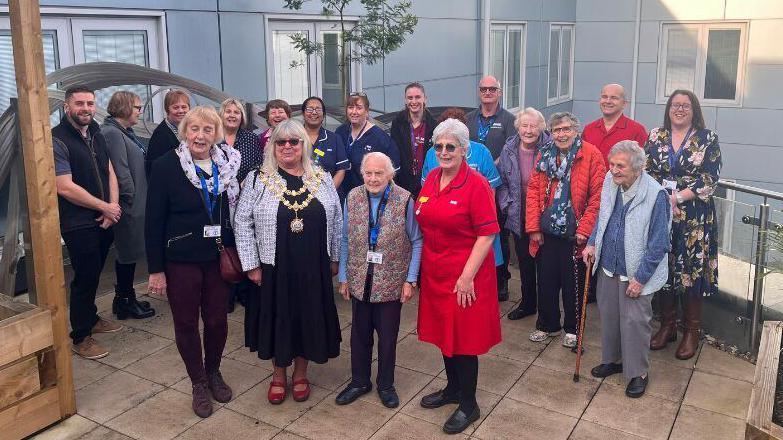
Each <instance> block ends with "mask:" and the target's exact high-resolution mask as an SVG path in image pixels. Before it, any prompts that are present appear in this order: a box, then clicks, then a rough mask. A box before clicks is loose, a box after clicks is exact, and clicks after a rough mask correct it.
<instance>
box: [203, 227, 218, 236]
mask: <svg viewBox="0 0 783 440" xmlns="http://www.w3.org/2000/svg"><path fill="white" fill-rule="evenodd" d="M217 237H220V225H206V226H204V238H217Z"/></svg>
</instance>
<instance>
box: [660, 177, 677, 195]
mask: <svg viewBox="0 0 783 440" xmlns="http://www.w3.org/2000/svg"><path fill="white" fill-rule="evenodd" d="M663 187H664V188H666V191H668V192H669V194H671V193H672V192H674V191H676V190H677V181H676V180H666V179H664V180H663Z"/></svg>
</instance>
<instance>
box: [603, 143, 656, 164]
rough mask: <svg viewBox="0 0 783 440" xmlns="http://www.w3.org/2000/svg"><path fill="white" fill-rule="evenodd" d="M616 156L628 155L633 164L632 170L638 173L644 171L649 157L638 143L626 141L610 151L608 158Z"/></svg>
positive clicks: (615, 145)
mask: <svg viewBox="0 0 783 440" xmlns="http://www.w3.org/2000/svg"><path fill="white" fill-rule="evenodd" d="M616 154H627V155H628V159H629V160H630V162H631V168H633V169H634V170H636V171H639V170H642V169H644V166H645V165H646V164H647V155H646V154H645V153H644V149H642V147H640V146H639V143H638V142H636V141H631V140H625V141H620V142H618V143H616V144H614V146H613V147H612V149H611V150H609V156H608V157H612V156H614V155H616Z"/></svg>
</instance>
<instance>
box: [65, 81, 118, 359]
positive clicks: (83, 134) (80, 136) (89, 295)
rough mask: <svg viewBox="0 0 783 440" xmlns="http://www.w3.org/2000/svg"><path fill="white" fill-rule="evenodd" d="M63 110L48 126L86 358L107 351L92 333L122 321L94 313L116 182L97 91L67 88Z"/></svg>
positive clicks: (76, 347)
mask: <svg viewBox="0 0 783 440" xmlns="http://www.w3.org/2000/svg"><path fill="white" fill-rule="evenodd" d="M63 110H64V112H65V116H63V118H62V120H61V121H60V124H58V125H57V126H56V127H54V128H52V141H53V147H54V168H55V174H56V176H57V177H56V185H57V196H58V197H57V199H58V205H59V211H60V232H61V234H62V237H63V240H64V241H65V246H66V248H68V256H69V257H70V260H71V268H72V269H73V272H74V277H73V281H71V292H70V293H71V300H70V320H71V328H72V331H71V338H72V339H73V351H74V352H75V353H76V354H78V355H80V356H82V357H85V358H87V359H98V358H102V357H104V356H106V355H107V354H109V352H108V350H106V349H105V348H103V347H101V346H100V345H98V343H97V342H95V340H94V339H93V338H92V336H91V335H92V334H93V333H113V332H116V331H119V330H120V329H121V328H122V326H121V325H119V324H117V323H114V322H110V321H107V320H105V319H103V318H101V317H99V316H98V309H97V307H95V293H96V291H97V290H98V281H99V279H100V275H101V271H102V270H103V264H104V262H105V261H106V256H107V255H108V253H109V246H111V243H112V241H113V238H114V236H113V232H112V230H111V227H112V226H113V225H114V224H116V223H117V222H118V221H119V220H120V216H121V215H122V211H121V209H120V205H119V187H118V185H117V178H116V176H115V175H114V169H113V168H112V166H111V162H110V161H109V154H108V151H107V149H106V140H105V139H104V138H103V135H102V134H101V131H100V127H99V126H98V123H97V122H95V121H94V120H93V117H94V116H95V94H94V93H93V91H92V90H90V89H88V88H86V87H81V86H79V87H72V88H70V89H68V90H67V91H66V92H65V104H64V106H63Z"/></svg>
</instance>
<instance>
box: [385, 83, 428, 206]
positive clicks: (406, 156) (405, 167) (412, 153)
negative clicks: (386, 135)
mask: <svg viewBox="0 0 783 440" xmlns="http://www.w3.org/2000/svg"><path fill="white" fill-rule="evenodd" d="M435 125H437V123H436V122H435V118H433V117H432V115H431V114H430V112H429V110H427V95H426V94H425V93H424V86H423V85H421V84H420V83H417V82H413V83H410V84H408V85H407V86H405V108H404V109H403V110H401V111H399V112H398V113H397V116H396V117H395V118H394V120H393V121H392V125H391V130H390V131H391V133H390V134H391V138H392V139H394V142H395V143H396V144H397V146H398V147H399V149H400V170H399V171H398V172H397V175H396V176H394V181H395V182H396V183H397V184H398V185H400V186H401V187H403V188H405V189H406V190H408V192H410V193H411V195H412V196H413V197H416V196H417V195H418V194H419V191H420V190H421V179H422V175H421V169H422V166H424V158H425V157H426V155H427V150H429V149H430V147H431V146H432V131H433V130H435ZM424 177H426V176H424Z"/></svg>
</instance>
